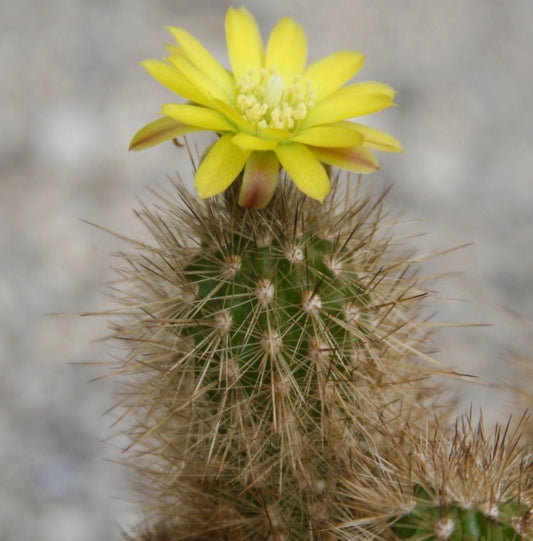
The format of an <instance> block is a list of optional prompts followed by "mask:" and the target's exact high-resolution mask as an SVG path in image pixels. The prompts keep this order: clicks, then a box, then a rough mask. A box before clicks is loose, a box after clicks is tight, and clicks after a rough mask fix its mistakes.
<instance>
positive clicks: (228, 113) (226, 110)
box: [213, 98, 253, 131]
mask: <svg viewBox="0 0 533 541" xmlns="http://www.w3.org/2000/svg"><path fill="white" fill-rule="evenodd" d="M213 106H214V107H216V109H218V110H219V111H220V112H221V113H222V114H223V115H224V116H225V117H226V118H227V119H228V120H229V121H230V122H233V124H234V126H235V128H236V129H238V130H240V131H251V130H253V128H252V125H251V124H249V123H248V122H246V120H244V118H243V117H242V115H241V114H240V113H239V112H238V111H237V110H235V109H234V108H233V107H232V106H231V105H228V104H227V103H226V102H225V101H222V100H217V99H216V98H213Z"/></svg>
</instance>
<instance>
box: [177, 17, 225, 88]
mask: <svg viewBox="0 0 533 541" xmlns="http://www.w3.org/2000/svg"><path fill="white" fill-rule="evenodd" d="M167 30H168V31H169V32H170V33H171V34H172V35H173V36H174V39H175V40H176V41H177V42H178V43H179V45H180V46H181V51H182V53H183V54H184V55H185V56H186V57H187V58H188V59H189V61H190V62H191V63H192V64H193V66H195V67H196V68H197V69H198V70H200V71H201V72H202V73H203V74H204V75H206V76H207V77H209V78H210V79H211V80H212V81H213V82H214V83H216V84H217V85H218V86H219V87H220V88H222V89H224V91H225V93H226V95H227V98H228V99H230V98H232V97H233V95H234V94H235V84H234V81H233V77H232V76H231V75H230V74H229V73H228V72H227V71H226V70H225V69H224V68H223V67H222V66H221V65H220V64H219V62H218V61H217V60H216V59H215V57H214V56H213V55H212V54H211V53H210V52H209V51H208V50H207V49H206V48H205V47H204V46H203V45H202V44H201V43H200V42H199V41H198V40H197V39H196V38H195V37H194V36H192V35H191V34H189V32H187V31H186V30H183V28H176V27H175V26H169V27H167Z"/></svg>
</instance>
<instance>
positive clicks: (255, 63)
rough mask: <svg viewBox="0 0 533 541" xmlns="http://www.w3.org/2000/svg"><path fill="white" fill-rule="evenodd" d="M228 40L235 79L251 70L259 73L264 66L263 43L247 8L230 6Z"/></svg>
mask: <svg viewBox="0 0 533 541" xmlns="http://www.w3.org/2000/svg"><path fill="white" fill-rule="evenodd" d="M226 42H227V44H228V55H229V61H230V64H231V69H232V70H233V75H234V77H235V80H236V81H238V80H239V79H241V78H242V77H243V76H244V75H246V74H247V73H248V72H249V71H250V70H254V71H255V72H256V73H259V70H260V69H261V68H262V67H263V63H264V58H263V57H264V53H263V43H262V41H261V34H260V32H259V28H258V26H257V23H256V21H255V19H254V18H253V16H252V14H251V13H250V12H249V11H248V10H247V9H245V8H243V7H241V8H239V9H234V8H229V9H228V12H227V14H226Z"/></svg>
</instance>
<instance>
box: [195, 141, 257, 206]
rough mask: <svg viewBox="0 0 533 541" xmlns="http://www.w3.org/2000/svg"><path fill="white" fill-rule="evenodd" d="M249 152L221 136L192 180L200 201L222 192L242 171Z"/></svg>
mask: <svg viewBox="0 0 533 541" xmlns="http://www.w3.org/2000/svg"><path fill="white" fill-rule="evenodd" d="M250 154H251V152H250V151H245V150H241V149H240V148H239V147H237V146H235V145H234V144H233V143H232V142H231V135H223V136H222V137H221V138H220V139H219V140H218V141H217V142H216V143H215V144H214V145H213V147H212V148H211V150H210V151H209V152H208V153H207V155H206V157H205V158H204V159H203V160H202V161H201V163H200V166H199V167H198V171H197V172H196V176H195V179H194V184H195V186H196V190H197V191H198V196H199V197H200V199H205V198H206V197H211V196H213V195H216V194H218V193H220V192H223V191H224V190H225V189H226V188H228V186H229V185H230V184H231V183H232V182H233V181H234V180H235V179H236V178H237V175H238V174H239V173H240V172H241V171H242V169H243V167H244V164H245V163H246V160H247V159H248V156H250Z"/></svg>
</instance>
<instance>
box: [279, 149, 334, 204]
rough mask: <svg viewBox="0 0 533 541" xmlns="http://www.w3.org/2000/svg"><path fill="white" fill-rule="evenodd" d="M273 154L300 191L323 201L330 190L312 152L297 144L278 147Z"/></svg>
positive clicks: (327, 181) (322, 168)
mask: <svg viewBox="0 0 533 541" xmlns="http://www.w3.org/2000/svg"><path fill="white" fill-rule="evenodd" d="M274 152H275V153H276V156H277V157H278V160H279V161H280V163H281V165H282V166H283V168H284V169H285V171H287V175H289V177H290V178H291V180H292V181H293V182H294V184H296V186H297V188H298V189H299V190H300V191H302V192H303V193H305V194H306V195H308V196H309V197H312V198H313V199H317V200H318V201H323V200H324V197H326V195H327V194H328V192H329V190H330V180H329V177H328V174H327V173H326V170H325V169H324V167H323V166H322V164H321V163H320V162H319V161H318V160H317V159H316V158H315V156H314V154H313V152H311V151H310V150H309V149H308V148H307V147H306V146H305V145H301V144H299V143H290V144H287V145H279V146H278V148H276V150H275V151H274Z"/></svg>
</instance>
